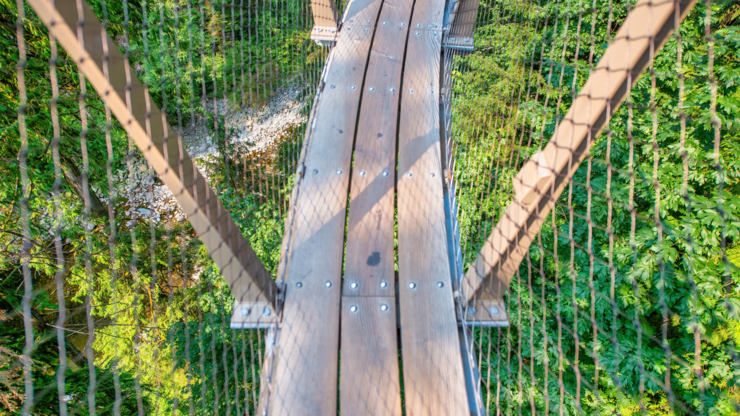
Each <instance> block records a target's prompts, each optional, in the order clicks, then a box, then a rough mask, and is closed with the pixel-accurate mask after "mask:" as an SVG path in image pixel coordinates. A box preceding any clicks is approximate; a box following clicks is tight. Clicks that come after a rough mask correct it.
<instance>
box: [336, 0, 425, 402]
mask: <svg viewBox="0 0 740 416" xmlns="http://www.w3.org/2000/svg"><path fill="white" fill-rule="evenodd" d="M412 7H413V0H397V1H395V2H392V3H391V2H387V1H386V2H385V3H384V5H383V10H382V11H381V14H380V17H379V19H378V24H377V26H376V31H375V38H374V39H373V47H372V51H371V53H370V57H369V62H368V69H367V74H366V75H365V87H364V91H363V96H362V103H361V106H360V118H359V122H358V128H357V138H356V141H355V154H354V166H353V171H352V187H351V202H350V209H349V227H348V234H347V258H346V262H345V264H346V266H345V277H344V285H343V295H344V298H343V299H342V305H343V306H342V331H341V333H342V340H341V345H342V351H341V374H342V376H341V377H340V389H339V390H340V392H341V402H340V406H341V408H340V410H341V412H342V414H347V415H399V416H400V415H401V395H400V394H401V386H400V374H399V369H398V356H397V349H398V339H397V331H396V314H395V309H396V308H395V271H394V256H393V243H394V241H393V223H394V191H395V166H396V137H397V136H396V132H397V125H398V100H399V96H400V90H401V72H402V69H403V56H404V50H405V48H406V42H404V41H401V40H405V39H406V35H407V32H408V28H409V21H410V19H411V10H412ZM377 296H383V297H377ZM353 308H355V309H354V312H353V311H352V310H353Z"/></svg>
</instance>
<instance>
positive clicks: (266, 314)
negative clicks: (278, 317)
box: [262, 307, 272, 316]
mask: <svg viewBox="0 0 740 416" xmlns="http://www.w3.org/2000/svg"><path fill="white" fill-rule="evenodd" d="M271 313H272V311H271V310H270V308H269V307H265V310H263V311H262V315H265V316H270V314H271Z"/></svg>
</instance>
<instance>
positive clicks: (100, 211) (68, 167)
mask: <svg viewBox="0 0 740 416" xmlns="http://www.w3.org/2000/svg"><path fill="white" fill-rule="evenodd" d="M61 161H62V171H63V172H64V177H66V178H67V181H68V182H69V184H70V185H72V188H74V190H75V192H76V193H77V195H79V197H80V198H81V199H82V200H83V201H84V200H85V194H84V193H83V190H82V173H81V172H80V170H79V169H77V165H75V164H74V162H72V161H71V160H69V159H67V158H65V157H62V158H61ZM90 214H92V215H94V216H96V217H105V216H107V214H108V207H106V206H105V205H103V203H102V202H100V199H99V198H98V196H97V195H96V194H95V192H92V190H90Z"/></svg>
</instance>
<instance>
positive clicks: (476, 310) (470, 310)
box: [468, 307, 478, 315]
mask: <svg viewBox="0 0 740 416" xmlns="http://www.w3.org/2000/svg"><path fill="white" fill-rule="evenodd" d="M476 312H478V309H475V307H470V308H468V313H470V314H471V315H475V314H476Z"/></svg>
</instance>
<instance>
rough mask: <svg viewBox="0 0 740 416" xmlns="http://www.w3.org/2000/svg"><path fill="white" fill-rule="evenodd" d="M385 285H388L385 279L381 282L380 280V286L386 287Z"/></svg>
mask: <svg viewBox="0 0 740 416" xmlns="http://www.w3.org/2000/svg"><path fill="white" fill-rule="evenodd" d="M386 286H388V283H386V281H385V280H383V281H382V282H380V287H386Z"/></svg>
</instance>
